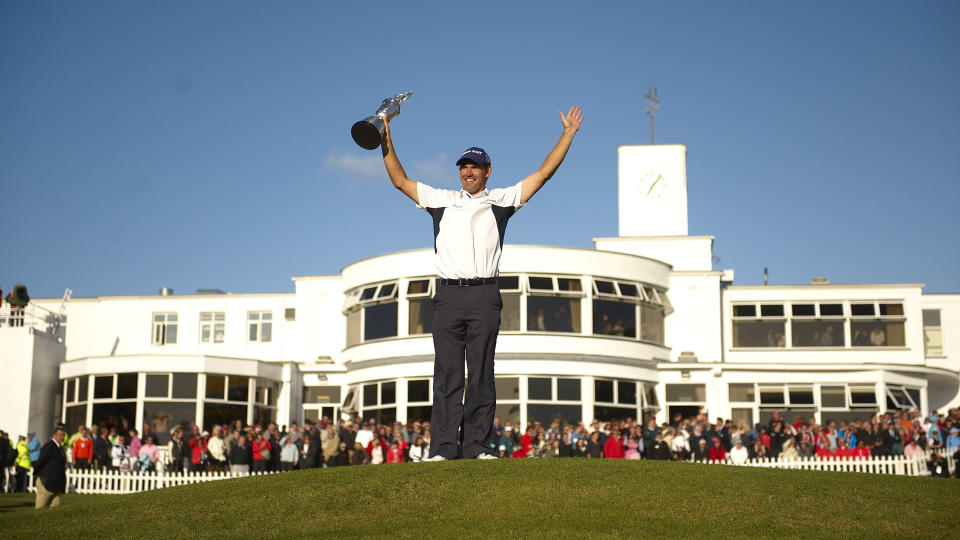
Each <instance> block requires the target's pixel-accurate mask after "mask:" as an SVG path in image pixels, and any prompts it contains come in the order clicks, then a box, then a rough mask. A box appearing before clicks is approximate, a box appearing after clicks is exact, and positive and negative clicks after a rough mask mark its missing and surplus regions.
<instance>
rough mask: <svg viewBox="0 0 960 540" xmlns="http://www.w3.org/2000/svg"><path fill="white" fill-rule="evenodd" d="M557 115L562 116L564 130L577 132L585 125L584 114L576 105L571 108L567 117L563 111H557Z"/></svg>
mask: <svg viewBox="0 0 960 540" xmlns="http://www.w3.org/2000/svg"><path fill="white" fill-rule="evenodd" d="M557 114H559V115H560V122H562V123H563V130H564V131H567V130H573V131H574V132H576V131H577V130H578V129H580V124H582V123H583V112H582V111H581V110H580V107H577V106H576V105H574V106H573V107H570V110H569V111H567V114H566V116H564V114H563V113H562V112H561V111H557Z"/></svg>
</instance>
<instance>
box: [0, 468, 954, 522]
mask: <svg viewBox="0 0 960 540" xmlns="http://www.w3.org/2000/svg"><path fill="white" fill-rule="evenodd" d="M32 501H33V499H32V496H31V497H24V496H22V495H0V531H2V534H3V536H4V537H6V538H45V537H54V536H56V537H60V538H62V537H63V534H72V533H70V531H73V532H79V531H81V530H82V531H83V534H84V536H85V537H96V538H100V537H120V536H128V535H130V534H132V532H133V531H141V532H144V531H149V537H150V538H176V537H182V536H211V537H212V536H218V537H221V538H224V537H227V536H234V535H245V536H250V535H255V536H257V537H261V536H264V537H270V538H275V537H279V536H296V537H344V538H356V537H361V536H365V537H366V536H375V537H388V536H389V537H394V538H398V537H399V538H409V537H414V536H418V537H424V535H430V536H431V537H475V538H498V539H499V538H510V539H516V538H526V537H531V536H532V537H538V538H539V537H560V536H563V537H571V536H570V535H583V536H581V537H582V538H597V537H605V538H610V537H615V536H616V537H621V538H623V537H631V538H632V537H640V536H661V537H662V536H671V537H674V538H676V537H678V535H682V536H683V537H695V538H704V537H714V538H723V537H730V536H733V537H741V536H747V535H750V536H755V535H759V536H763V537H769V536H786V537H799V536H801V535H803V536H810V535H813V536H816V537H824V536H846V537H854V536H856V537H861V538H862V537H877V536H879V537H894V536H899V537H903V536H909V537H918V536H919V537H940V538H957V537H960V523H958V522H957V520H956V519H954V518H953V516H954V514H955V513H956V509H957V508H958V507H960V482H958V481H957V480H955V479H934V478H911V477H900V476H879V475H868V474H857V473H828V472H811V471H786V470H772V469H754V468H739V467H725V466H709V465H696V464H689V463H669V462H668V463H665V462H650V461H642V462H636V461H623V460H588V459H540V460H537V459H504V460H498V461H492V462H485V461H454V462H444V463H421V464H402V465H377V466H363V467H343V468H339V469H326V470H312V471H297V472H292V473H285V474H278V475H271V476H263V477H256V478H242V479H235V480H222V481H216V482H209V483H205V484H196V485H192V486H184V487H177V488H168V489H163V490H157V491H152V492H146V493H137V494H132V495H99V496H95V495H68V496H66V497H65V498H64V500H63V504H62V506H61V507H60V508H57V509H50V510H43V511H35V510H33V509H32V507H30V506H22V504H23V503H24V502H27V503H32Z"/></svg>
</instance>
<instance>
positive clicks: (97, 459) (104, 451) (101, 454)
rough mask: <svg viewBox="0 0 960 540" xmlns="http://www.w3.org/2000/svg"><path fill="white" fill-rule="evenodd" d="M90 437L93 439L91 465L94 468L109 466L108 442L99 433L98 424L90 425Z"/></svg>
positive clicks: (99, 468)
mask: <svg viewBox="0 0 960 540" xmlns="http://www.w3.org/2000/svg"><path fill="white" fill-rule="evenodd" d="M90 438H91V439H93V466H94V468H96V470H98V471H99V470H102V469H105V468H106V469H109V468H110V446H111V445H110V442H109V441H108V440H107V439H106V438H104V437H103V436H102V435H100V426H98V425H96V424H94V425H92V426H90Z"/></svg>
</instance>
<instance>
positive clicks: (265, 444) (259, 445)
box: [252, 439, 271, 461]
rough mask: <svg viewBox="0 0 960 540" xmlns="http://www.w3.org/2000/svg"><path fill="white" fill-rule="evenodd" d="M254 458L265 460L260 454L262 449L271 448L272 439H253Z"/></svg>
mask: <svg viewBox="0 0 960 540" xmlns="http://www.w3.org/2000/svg"><path fill="white" fill-rule="evenodd" d="M252 449H253V460H254V461H263V456H261V455H260V450H270V449H271V448H270V441H268V440H267V439H254V441H253V448H252Z"/></svg>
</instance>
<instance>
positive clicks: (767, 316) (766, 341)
mask: <svg viewBox="0 0 960 540" xmlns="http://www.w3.org/2000/svg"><path fill="white" fill-rule="evenodd" d="M759 312H760V316H759V317H757V305H756V304H742V305H734V306H733V346H734V347H786V345H787V340H786V337H785V335H786V334H785V330H784V325H785V324H786V319H785V318H784V314H783V304H760V311H759Z"/></svg>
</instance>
